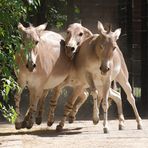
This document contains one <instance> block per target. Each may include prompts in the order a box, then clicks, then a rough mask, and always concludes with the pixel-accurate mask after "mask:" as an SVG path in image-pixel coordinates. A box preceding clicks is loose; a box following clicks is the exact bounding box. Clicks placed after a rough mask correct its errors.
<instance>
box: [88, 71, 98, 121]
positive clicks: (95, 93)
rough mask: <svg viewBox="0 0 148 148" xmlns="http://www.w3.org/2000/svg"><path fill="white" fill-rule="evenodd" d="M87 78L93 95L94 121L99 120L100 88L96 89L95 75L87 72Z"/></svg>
mask: <svg viewBox="0 0 148 148" xmlns="http://www.w3.org/2000/svg"><path fill="white" fill-rule="evenodd" d="M86 80H87V83H88V84H89V86H90V90H91V95H92V97H93V123H94V124H97V123H98V122H99V109H98V90H97V89H96V86H95V83H94V80H93V76H92V74H91V73H90V72H87V73H86Z"/></svg>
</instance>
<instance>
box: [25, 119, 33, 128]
mask: <svg viewBox="0 0 148 148" xmlns="http://www.w3.org/2000/svg"><path fill="white" fill-rule="evenodd" d="M32 126H33V122H32V121H26V128H27V129H31V128H32Z"/></svg>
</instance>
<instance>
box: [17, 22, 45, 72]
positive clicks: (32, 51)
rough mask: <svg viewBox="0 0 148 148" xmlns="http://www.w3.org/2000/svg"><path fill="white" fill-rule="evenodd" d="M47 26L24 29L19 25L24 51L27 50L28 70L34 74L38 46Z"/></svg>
mask: <svg viewBox="0 0 148 148" xmlns="http://www.w3.org/2000/svg"><path fill="white" fill-rule="evenodd" d="M46 26H47V24H42V25H40V26H38V27H33V26H32V25H30V26H29V27H24V26H23V25H22V24H21V23H19V24H18V29H19V31H20V32H21V39H22V44H23V49H24V50H25V51H24V53H25V57H26V61H27V63H26V68H27V69H28V70H29V71H30V72H32V71H33V69H34V68H35V67H36V58H37V52H36V46H37V44H38V42H39V41H40V33H41V31H43V30H45V28H46Z"/></svg>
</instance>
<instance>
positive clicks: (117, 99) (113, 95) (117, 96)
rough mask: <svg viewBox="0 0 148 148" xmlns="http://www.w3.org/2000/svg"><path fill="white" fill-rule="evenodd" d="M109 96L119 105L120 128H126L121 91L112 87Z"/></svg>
mask: <svg viewBox="0 0 148 148" xmlns="http://www.w3.org/2000/svg"><path fill="white" fill-rule="evenodd" d="M109 97H110V98H111V99H113V100H114V102H115V103H116V105H117V109H118V116H119V130H122V129H124V116H123V108H122V100H121V95H120V93H119V92H117V91H115V90H113V89H112V88H110V90H109Z"/></svg>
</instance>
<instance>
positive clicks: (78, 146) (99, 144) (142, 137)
mask: <svg viewBox="0 0 148 148" xmlns="http://www.w3.org/2000/svg"><path fill="white" fill-rule="evenodd" d="M56 125H57V123H55V124H54V125H53V126H52V127H51V128H47V126H46V124H42V125H41V126H37V125H35V126H34V127H33V128H32V129H31V130H27V129H23V130H20V131H17V130H15V129H14V125H9V124H0V148H50V147H51V148H148V120H143V130H136V122H135V120H126V123H125V126H126V127H125V129H124V130H123V131H119V130H118V121H117V120H110V121H109V126H110V133H109V134H103V130H102V121H101V122H100V123H99V124H98V125H93V124H92V122H91V121H76V122H75V123H74V124H68V123H66V125H65V130H64V131H63V132H62V133H57V132H56V131H55V127H56Z"/></svg>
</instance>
